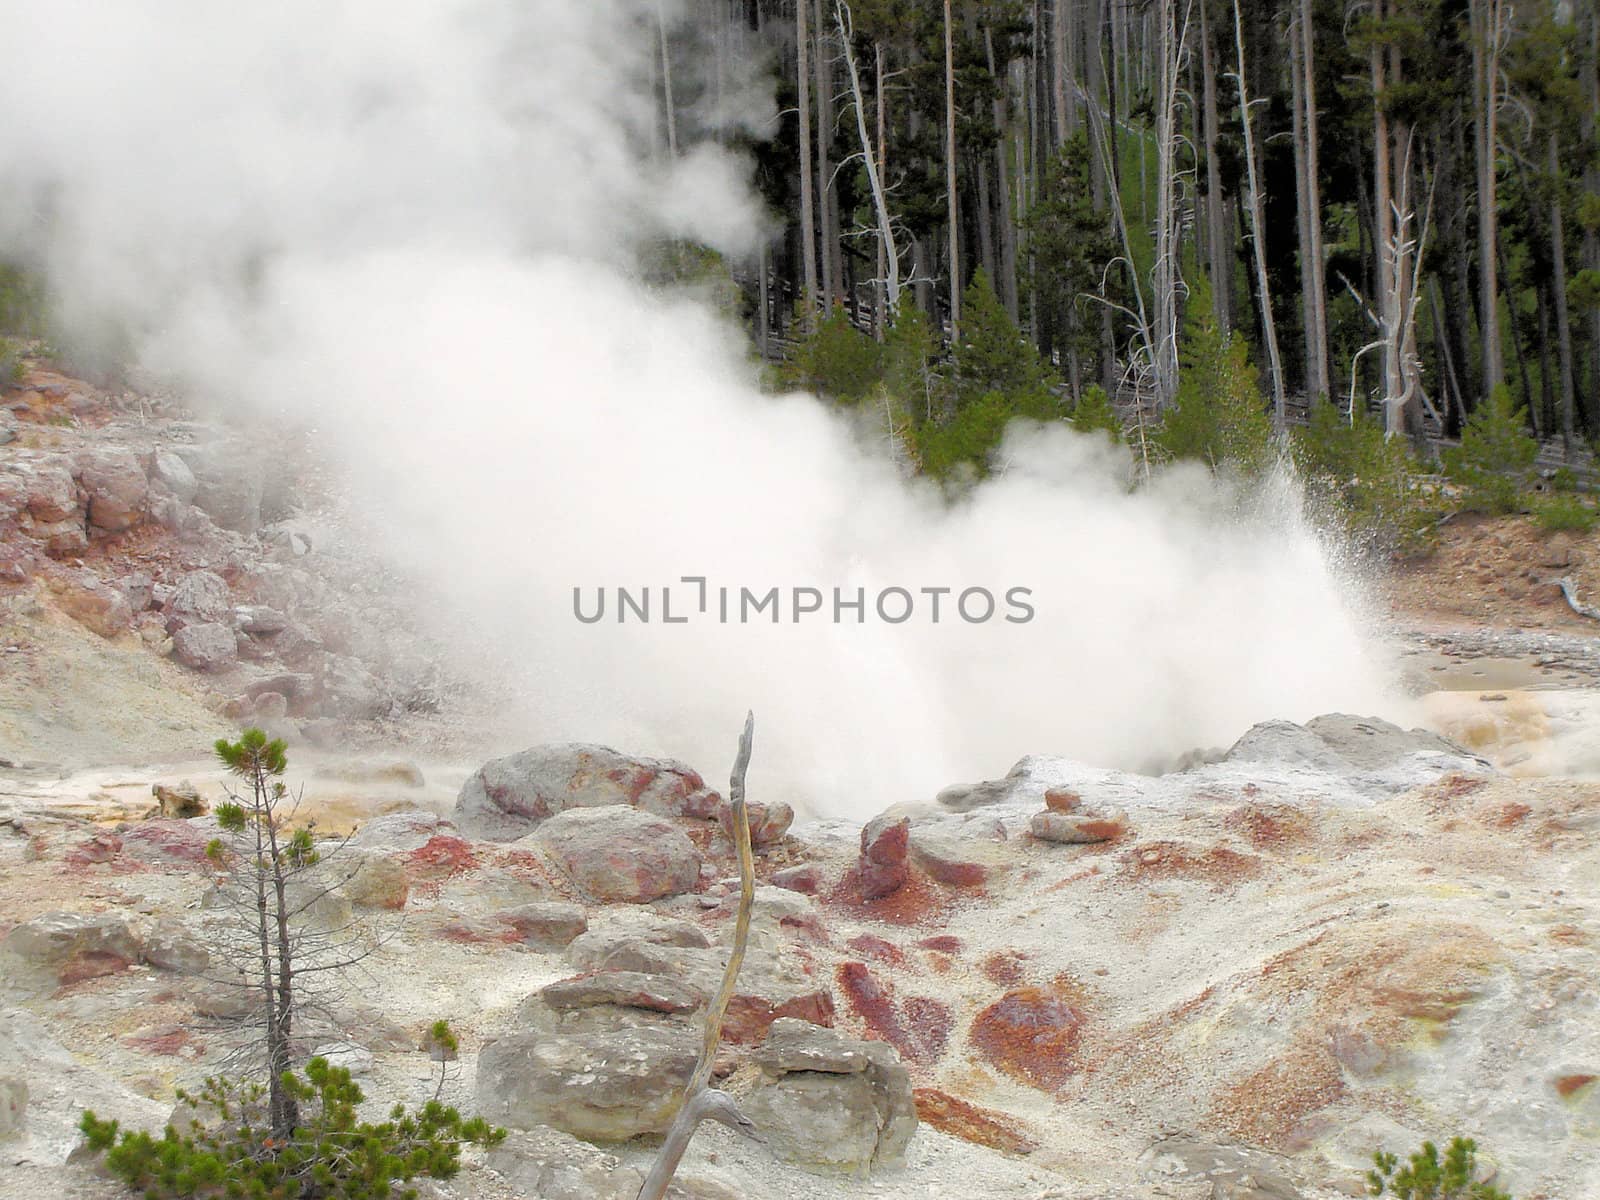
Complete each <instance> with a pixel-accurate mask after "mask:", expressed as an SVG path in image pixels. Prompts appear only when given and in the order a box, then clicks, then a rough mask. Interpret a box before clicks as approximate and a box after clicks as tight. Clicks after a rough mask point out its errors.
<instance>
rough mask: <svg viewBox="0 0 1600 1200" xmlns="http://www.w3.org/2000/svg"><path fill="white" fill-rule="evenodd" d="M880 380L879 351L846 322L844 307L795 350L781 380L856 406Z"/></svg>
mask: <svg viewBox="0 0 1600 1200" xmlns="http://www.w3.org/2000/svg"><path fill="white" fill-rule="evenodd" d="M882 377H883V348H882V347H881V346H879V345H878V343H877V342H875V341H873V340H872V338H871V337H869V336H868V335H867V334H865V333H862V332H861V331H860V330H859V329H857V328H856V327H855V326H854V325H853V324H852V323H851V321H850V317H849V315H848V314H847V313H846V312H845V309H844V306H843V305H840V306H838V307H836V308H835V309H834V310H833V313H832V314H831V315H830V316H829V317H828V318H827V320H825V321H822V322H820V323H819V324H818V325H817V329H816V332H815V333H813V334H811V336H809V337H808V338H806V339H805V340H804V341H802V342H801V343H800V344H799V345H798V346H796V347H795V351H794V355H793V357H792V358H791V359H790V361H789V363H788V370H787V371H786V372H784V375H783V379H784V382H785V383H786V384H788V385H789V386H791V387H799V388H804V389H805V390H807V391H812V392H816V393H817V394H818V395H819V396H824V397H826V398H827V399H829V400H833V401H836V402H837V403H840V404H859V403H860V402H861V401H862V399H864V398H865V397H866V396H867V395H868V394H870V393H871V391H872V389H873V387H874V386H875V385H876V384H877V383H878V381H879V380H880V379H881V378H882Z"/></svg>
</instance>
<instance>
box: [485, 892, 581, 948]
mask: <svg viewBox="0 0 1600 1200" xmlns="http://www.w3.org/2000/svg"><path fill="white" fill-rule="evenodd" d="M495 919H496V920H498V921H500V922H501V923H503V924H505V925H508V926H510V927H511V928H512V929H513V930H515V931H516V934H517V939H518V940H519V941H520V942H521V943H522V944H523V945H525V946H532V947H533V948H534V949H536V950H560V949H562V948H564V947H566V946H568V945H570V944H571V943H572V940H573V939H574V938H576V937H578V936H579V935H581V934H582V933H584V932H585V931H586V930H587V929H588V928H589V919H588V917H586V916H585V915H584V911H583V909H582V908H581V907H579V906H578V905H576V904H568V903H566V902H564V901H561V900H535V901H533V902H532V903H530V904H519V905H516V906H515V907H513V908H508V909H504V910H503V911H501V912H499V913H496V914H495Z"/></svg>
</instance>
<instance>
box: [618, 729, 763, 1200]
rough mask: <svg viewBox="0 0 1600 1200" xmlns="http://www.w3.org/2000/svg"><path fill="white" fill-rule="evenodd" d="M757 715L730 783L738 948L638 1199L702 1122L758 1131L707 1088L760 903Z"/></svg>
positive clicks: (655, 1196) (655, 1186) (668, 1174)
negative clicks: (754, 839) (748, 777)
mask: <svg viewBox="0 0 1600 1200" xmlns="http://www.w3.org/2000/svg"><path fill="white" fill-rule="evenodd" d="M755 731H756V716H755V714H754V713H746V714H745V718H744V732H743V733H742V734H740V735H739V753H738V756H737V757H736V758H735V759H734V760H733V778H732V779H731V780H730V781H729V783H728V806H729V808H731V809H732V811H733V841H734V845H735V846H736V847H737V849H738V851H739V915H738V917H737V919H736V920H735V922H734V926H733V949H732V951H731V952H730V953H729V955H728V969H727V970H726V971H724V972H723V973H722V986H721V987H720V988H718V989H717V995H716V998H715V999H714V1000H712V1002H711V1003H710V1005H709V1006H707V1008H706V1031H705V1041H704V1043H702V1045H701V1047H700V1059H699V1061H698V1062H697V1063H695V1068H694V1074H693V1075H691V1076H690V1077H689V1083H688V1085H687V1086H686V1087H685V1088H684V1089H683V1105H682V1107H680V1108H679V1109H678V1115H677V1116H676V1117H674V1118H673V1119H672V1124H671V1126H670V1127H669V1128H668V1129H667V1135H666V1137H665V1138H663V1139H662V1142H661V1150H660V1152H659V1153H658V1154H657V1155H656V1161H655V1163H654V1165H652V1166H651V1168H650V1174H649V1175H647V1176H645V1181H644V1184H643V1186H642V1187H640V1188H639V1196H638V1200H663V1197H665V1196H666V1194H667V1187H668V1185H669V1184H671V1183H672V1177H673V1176H674V1175H675V1174H677V1171H678V1164H679V1163H680V1162H682V1161H683V1155H684V1152H685V1151H686V1150H688V1149H689V1139H690V1138H692V1137H694V1131H695V1130H696V1129H698V1128H699V1126H700V1122H701V1121H705V1120H712V1121H720V1122H721V1123H722V1124H724V1125H727V1126H730V1127H731V1128H734V1129H737V1130H739V1131H740V1132H741V1133H744V1134H746V1135H747V1136H750V1137H754V1136H756V1132H755V1126H754V1125H752V1124H751V1123H750V1121H749V1120H748V1119H747V1118H746V1117H745V1116H744V1114H742V1113H741V1112H740V1111H739V1108H738V1105H736V1104H735V1103H734V1100H733V1097H732V1096H730V1095H728V1094H727V1093H726V1092H721V1091H718V1090H717V1089H715V1088H712V1087H708V1086H707V1085H708V1084H709V1083H710V1082H711V1068H712V1066H713V1064H714V1063H715V1062H716V1057H717V1046H718V1044H719V1043H720V1042H721V1041H722V1020H723V1018H724V1017H725V1016H726V1015H727V1012H728V1002H729V1001H730V1000H732V999H733V988H734V984H735V982H736V981H737V980H738V978H739V968H740V967H741V966H743V965H744V952H745V945H746V944H747V943H748V942H749V940H750V912H751V909H752V908H754V907H755V899H756V868H755V858H754V856H753V855H752V853H751V850H750V813H749V810H748V809H747V808H746V807H745V803H744V776H745V772H746V771H747V770H748V769H749V767H750V748H751V743H752V741H753V740H754V738H755Z"/></svg>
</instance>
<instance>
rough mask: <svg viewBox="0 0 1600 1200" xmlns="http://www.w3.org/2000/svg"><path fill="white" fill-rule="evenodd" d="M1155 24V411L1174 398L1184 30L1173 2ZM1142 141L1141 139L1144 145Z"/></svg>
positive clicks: (1164, 2)
mask: <svg viewBox="0 0 1600 1200" xmlns="http://www.w3.org/2000/svg"><path fill="white" fill-rule="evenodd" d="M1155 16H1156V19H1157V20H1158V21H1159V22H1160V28H1159V29H1158V30H1157V35H1156V41H1157V47H1158V53H1159V55H1160V61H1159V63H1158V64H1157V66H1158V69H1159V74H1158V75H1157V96H1156V137H1157V139H1158V143H1157V147H1156V247H1155V252H1156V261H1155V277H1154V287H1155V297H1154V313H1155V319H1154V327H1155V334H1156V339H1157V340H1156V346H1155V358H1156V361H1155V363H1154V364H1153V365H1154V368H1155V397H1156V405H1157V407H1158V408H1159V409H1163V410H1164V409H1166V408H1168V407H1170V406H1171V404H1172V402H1173V400H1174V399H1175V398H1176V397H1177V394H1178V289H1179V288H1180V287H1181V286H1182V285H1183V278H1182V273H1181V272H1180V270H1179V254H1180V253H1181V246H1180V243H1179V237H1180V230H1179V228H1178V221H1177V216H1178V214H1177V206H1176V201H1177V195H1176V192H1177V165H1176V155H1177V151H1178V146H1177V129H1176V122H1177V110H1178V74H1179V68H1180V66H1181V65H1182V58H1183V42H1184V37H1185V34H1186V32H1187V26H1185V27H1184V28H1182V29H1180V28H1179V26H1178V17H1177V5H1176V3H1175V0H1160V3H1159V5H1158V11H1157V12H1156V14H1155ZM1143 143H1144V139H1143V138H1141V139H1140V144H1141V145H1143Z"/></svg>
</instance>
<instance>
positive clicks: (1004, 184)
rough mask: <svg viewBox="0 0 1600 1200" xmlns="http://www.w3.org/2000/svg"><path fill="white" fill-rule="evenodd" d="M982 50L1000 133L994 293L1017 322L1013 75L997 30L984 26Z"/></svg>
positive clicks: (996, 160)
mask: <svg viewBox="0 0 1600 1200" xmlns="http://www.w3.org/2000/svg"><path fill="white" fill-rule="evenodd" d="M983 49H984V53H985V55H986V56H987V58H988V63H989V78H990V79H992V80H993V81H994V89H995V100H994V127H995V129H996V130H997V131H998V132H999V137H997V138H996V139H995V147H994V165H995V180H996V184H997V186H998V188H999V191H1000V195H999V197H998V199H999V207H998V211H997V215H998V216H999V218H1000V229H999V235H1000V245H999V247H998V254H999V259H998V263H997V265H998V267H999V272H998V274H997V275H996V276H995V291H996V292H998V293H999V295H1000V302H1001V303H1002V304H1004V305H1005V308H1006V313H1007V315H1009V316H1010V318H1011V319H1012V320H1013V321H1015V320H1016V319H1017V236H1016V226H1015V225H1014V224H1013V223H1012V219H1011V137H1010V131H1011V120H1010V108H1009V105H1008V104H1007V102H1006V101H1007V96H1008V93H1009V91H1010V86H1011V79H1010V73H1009V71H1008V72H1007V74H1006V75H1004V76H1002V75H1001V74H1000V71H999V69H998V65H997V63H996V61H995V54H994V30H993V29H992V28H991V27H989V26H987V25H986V26H984V30H983Z"/></svg>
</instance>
